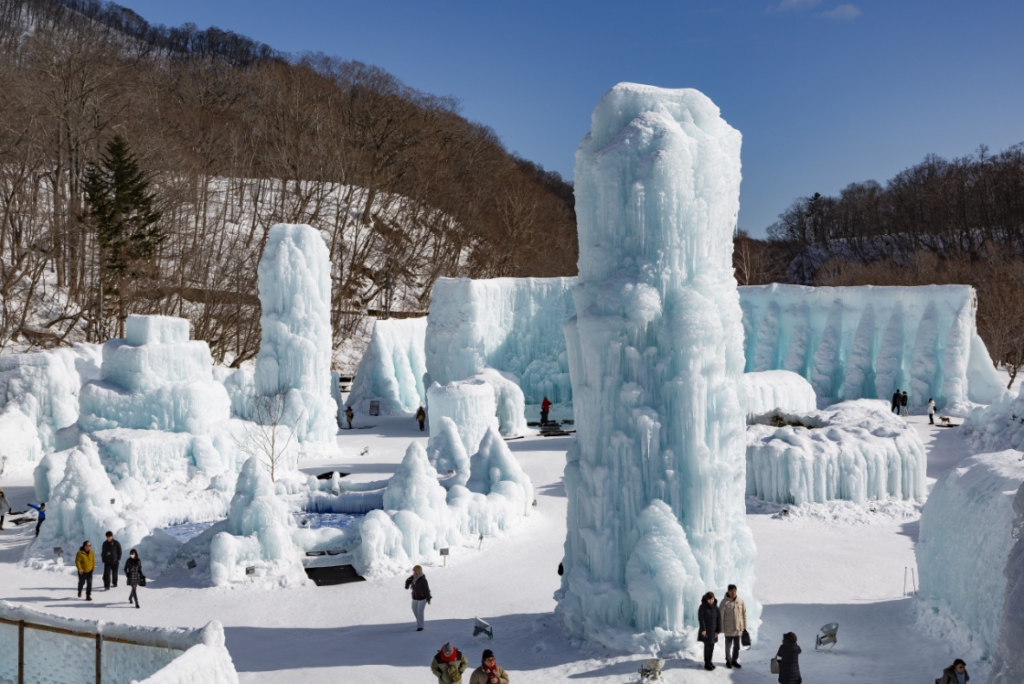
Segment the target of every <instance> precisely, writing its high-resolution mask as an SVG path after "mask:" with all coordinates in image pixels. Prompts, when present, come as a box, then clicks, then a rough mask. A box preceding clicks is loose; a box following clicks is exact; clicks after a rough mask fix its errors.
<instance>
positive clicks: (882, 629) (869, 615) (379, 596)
mask: <svg viewBox="0 0 1024 684" xmlns="http://www.w3.org/2000/svg"><path fill="white" fill-rule="evenodd" d="M910 421H911V423H912V424H913V425H914V426H915V427H916V428H917V429H918V430H919V432H920V434H921V437H922V440H923V441H924V442H925V444H926V446H927V448H928V479H929V485H931V484H932V483H933V482H934V480H935V478H937V477H938V476H939V475H941V474H942V473H943V472H945V471H946V470H948V469H949V468H951V467H952V466H953V465H954V464H955V463H956V462H957V461H958V460H960V459H961V458H963V457H964V456H965V455H967V453H968V452H969V450H968V446H967V444H966V443H965V441H964V440H963V439H962V437H961V436H960V435H959V431H958V430H950V429H940V428H932V427H930V426H929V425H928V424H927V418H926V417H924V416H911V418H910ZM367 425H372V427H369V428H367V429H356V430H352V431H348V430H343V431H342V432H341V434H340V435H339V437H338V441H339V443H340V444H341V445H342V446H343V447H345V449H344V450H343V453H344V454H359V453H360V452H362V451H363V449H364V448H366V449H367V451H366V453H365V455H362V456H350V457H348V458H349V460H348V461H347V462H318V463H306V464H304V470H306V471H308V472H310V473H319V472H322V471H323V470H329V469H339V470H342V471H344V472H350V473H352V474H351V475H350V477H351V478H353V479H357V480H367V481H368V480H373V479H380V478H381V477H382V476H388V475H390V474H392V473H393V472H394V471H395V469H396V467H397V465H398V463H399V462H400V461H401V458H402V456H403V455H404V453H405V449H406V447H407V446H408V444H409V442H410V441H411V440H414V439H417V440H422V441H423V442H424V445H425V442H426V433H421V432H419V430H418V427H417V425H416V422H415V421H414V420H412V419H407V418H370V417H367V416H363V415H357V417H356V426H357V427H363V426H367ZM570 439H571V438H569V437H548V438H545V437H540V436H537V435H535V434H533V433H532V432H531V435H530V436H528V437H526V438H525V439H520V440H514V441H510V442H509V443H508V444H509V446H510V448H511V449H512V451H513V453H515V455H516V456H517V457H518V458H519V459H520V462H521V463H522V466H523V468H524V470H525V471H526V472H527V473H528V474H529V475H530V477H531V478H532V480H533V483H534V486H535V488H536V497H537V508H536V511H535V514H534V515H533V516H531V517H529V518H527V519H525V520H524V522H523V524H522V525H521V526H520V527H519V528H518V529H517V530H516V531H515V532H514V533H513V534H512V535H511V536H508V537H504V538H500V539H485V540H484V541H483V548H482V550H479V551H478V550H475V549H456V548H453V549H452V554H453V555H452V556H451V558H450V560H449V567H447V568H444V567H442V566H441V559H440V558H438V562H437V564H436V566H435V567H427V568H426V574H427V576H428V578H429V580H430V583H431V589H432V591H433V594H434V600H433V603H432V605H430V606H429V607H428V608H427V625H426V629H425V631H423V632H416V631H415V629H414V623H413V617H412V612H411V610H410V602H409V595H408V592H406V591H404V590H403V586H402V585H403V581H402V580H403V578H401V577H398V578H392V579H386V580H378V581H368V582H362V583H356V584H346V585H339V586H332V587H320V588H317V587H308V588H294V589H287V590H259V591H257V590H253V591H247V590H244V589H242V590H239V589H218V588H213V589H211V588H200V587H199V586H198V584H197V583H195V582H193V581H191V579H190V577H189V574H188V571H187V570H185V569H182V570H181V571H179V572H177V573H171V574H170V575H169V576H164V577H161V578H160V579H159V580H155V581H152V582H150V585H149V586H148V587H146V588H145V589H141V590H140V594H141V596H140V599H141V603H145V604H146V606H145V607H144V608H142V609H141V610H138V611H136V610H134V609H130V608H131V607H130V606H129V604H128V602H127V598H128V596H127V595H128V589H127V588H126V587H125V586H124V581H123V579H122V581H121V584H120V586H119V587H118V588H117V589H116V590H112V591H110V592H104V591H103V590H102V582H99V581H97V584H98V585H99V586H100V590H99V591H98V592H97V593H96V595H95V597H94V598H95V601H94V602H93V603H85V602H84V601H83V600H79V599H77V598H76V596H75V591H74V589H75V578H74V574H73V570H70V569H68V570H65V571H64V573H63V574H61V573H60V572H57V571H51V572H47V571H40V570H32V569H29V568H26V567H23V566H21V565H20V564H18V561H19V559H20V558H21V553H22V550H23V549H24V547H25V545H26V544H27V542H28V541H29V535H31V532H32V530H31V525H25V526H22V527H20V528H18V527H15V526H13V525H10V524H9V523H8V524H7V526H6V529H5V530H4V531H3V532H0V587H3V589H2V590H0V598H3V599H6V600H10V601H16V602H21V603H24V604H26V605H28V606H31V607H33V608H37V609H40V610H44V611H48V612H52V613H57V614H60V615H65V616H74V617H88V618H98V619H103V620H112V621H117V622H125V623H133V624H134V623H137V624H142V625H150V626H180V627H200V626H202V625H204V624H206V622H208V621H209V620H211V619H217V620H220V621H222V622H223V623H224V626H225V631H226V636H227V646H228V649H229V650H230V652H231V654H232V657H233V658H234V661H235V666H236V668H237V669H238V672H239V675H240V678H241V681H243V682H277V681H303V680H304V681H365V682H381V683H387V682H395V683H396V684H397V683H399V682H400V683H402V684H405V683H406V682H411V681H417V682H419V681H424V682H425V681H431V679H430V674H429V673H428V672H427V668H428V666H429V663H430V660H431V658H432V657H433V654H434V653H435V652H436V651H437V649H438V648H439V647H440V646H441V645H442V644H443V643H444V642H445V641H451V642H452V643H453V644H455V645H456V646H457V647H458V648H460V649H464V650H465V652H466V654H467V657H468V658H469V660H470V662H471V664H473V666H474V667H475V665H476V664H478V663H479V659H480V653H481V651H482V650H483V649H485V648H491V649H493V650H494V651H495V653H496V654H497V658H498V662H499V663H501V664H502V665H503V666H504V667H505V668H506V669H508V670H509V672H510V676H511V679H512V681H513V682H516V684H523V683H524V682H538V683H539V682H545V683H548V682H553V681H570V680H577V679H581V680H588V681H594V682H630V681H637V680H638V677H637V676H636V670H637V668H638V667H639V665H640V660H641V659H640V658H638V657H635V656H620V655H616V654H612V653H609V652H606V651H604V650H601V649H599V648H596V647H583V648H580V647H578V646H576V645H573V644H570V643H567V642H566V640H565V638H564V637H563V636H562V632H561V631H560V628H559V627H558V625H557V624H556V622H555V620H554V618H553V610H554V608H555V601H554V599H553V598H552V594H553V593H554V591H555V589H556V588H557V587H558V584H559V577H558V574H557V568H558V563H559V561H560V560H561V559H562V542H563V540H564V539H565V513H566V498H565V492H564V489H563V486H562V470H563V468H564V466H565V450H566V448H567V447H568V445H569V440H570ZM0 486H3V488H4V490H5V491H6V493H7V495H8V498H9V499H10V500H11V502H12V505H13V506H14V508H15V510H21V509H23V508H24V504H25V503H26V502H28V501H32V490H31V481H30V479H29V478H22V479H20V480H13V481H12V480H8V481H5V482H3V483H0ZM780 508H781V507H780V506H772V505H764V506H754V505H752V506H750V509H749V514H748V523H749V525H750V528H751V529H752V530H753V533H754V538H755V541H756V543H757V547H758V559H757V566H756V574H757V584H756V588H757V597H758V599H759V600H760V601H762V602H763V604H764V613H763V619H764V623H763V625H762V627H761V640H760V642H759V643H758V644H757V645H755V646H754V648H753V649H752V650H750V651H745V652H743V653H742V654H741V656H740V662H741V664H743V665H744V667H743V669H742V670H739V671H736V670H731V671H730V670H726V669H725V668H724V667H719V669H718V670H716V671H715V672H714V673H707V672H705V671H704V670H703V669H702V667H701V664H700V661H699V659H698V658H697V657H696V653H694V654H692V655H691V658H689V659H682V660H670V661H669V662H668V663H667V665H666V673H665V678H664V681H666V682H670V683H679V684H685V683H690V682H707V681H711V680H715V681H735V682H755V683H756V682H773V681H775V677H774V676H772V675H770V674H769V672H768V660H769V659H770V658H771V656H772V655H774V653H775V650H776V648H777V645H778V643H779V642H780V640H781V635H782V633H784V632H787V631H795V632H796V633H797V635H798V636H799V638H800V643H801V645H802V646H803V649H804V654H803V656H802V657H801V669H802V671H803V676H804V681H806V682H809V683H810V682H850V683H851V684H867V683H869V682H870V683H871V684H890V683H891V684H905V683H906V682H926V681H927V682H930V681H933V680H934V679H935V678H936V677H938V676H939V675H940V674H941V672H942V668H944V667H946V666H948V665H949V663H951V662H952V660H953V658H955V657H959V655H960V654H958V653H955V652H953V651H952V650H951V649H950V647H949V646H948V645H947V644H945V643H944V642H941V641H939V640H936V639H934V638H931V637H928V636H925V635H924V634H922V633H921V632H920V631H919V630H918V628H917V627H916V625H915V614H916V612H915V606H914V605H913V604H914V602H913V601H912V600H911V599H909V598H904V597H903V582H904V574H905V572H906V571H907V569H912V568H914V567H915V561H914V552H913V547H914V542H915V540H916V538H917V530H918V520H919V509H918V508H916V507H915V506H914V505H912V504H908V503H894V504H887V505H879V506H875V508H876V512H874V513H872V512H870V510H867V509H865V508H862V507H857V506H855V505H853V504H849V503H847V502H836V503H835V504H832V505H828V506H808V507H802V508H800V509H794V510H793V512H792V513H791V514H790V515H789V516H787V517H786V518H783V517H781V516H780V515H778V511H779V509H780ZM93 541H94V543H95V542H96V541H98V540H93ZM126 552H127V549H126ZM143 563H145V559H143ZM96 579H97V580H99V577H97V578H96ZM474 616H479V617H481V618H483V619H485V620H488V621H489V622H490V623H491V624H492V625H493V627H494V633H495V639H494V641H493V642H491V641H488V640H487V638H486V637H483V636H481V637H476V638H474V637H472V636H471V635H472V632H473V617H474ZM829 622H838V623H839V643H838V645H837V646H836V649H835V652H834V653H830V654H821V653H815V652H814V635H815V634H816V633H817V631H818V629H819V628H820V627H821V626H822V625H824V624H826V623H829ZM716 662H718V663H719V664H720V665H723V664H724V657H723V656H722V651H721V648H719V649H718V651H717V653H716ZM968 666H969V671H970V672H971V674H972V677H973V678H974V681H979V682H983V681H984V679H985V672H984V668H983V667H980V666H979V664H977V663H968Z"/></svg>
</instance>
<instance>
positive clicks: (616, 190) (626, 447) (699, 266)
mask: <svg viewBox="0 0 1024 684" xmlns="http://www.w3.org/2000/svg"><path fill="white" fill-rule="evenodd" d="M739 154H740V134H739V132H738V131H736V130H735V129H733V128H732V127H730V126H729V125H728V124H727V123H726V122H725V121H724V120H723V119H722V118H721V117H720V115H719V111H718V108H717V107H716V106H715V105H714V103H712V102H711V100H709V99H708V98H707V97H705V96H704V95H703V94H701V93H699V92H698V91H696V90H662V89H658V88H653V87H649V86H641V85H634V84H620V85H618V86H616V87H615V88H613V89H612V90H611V91H609V93H608V94H606V95H605V96H604V98H602V100H601V101H600V102H599V103H598V105H597V107H596V108H595V110H594V113H593V118H592V122H591V130H590V133H589V134H588V135H587V137H586V138H584V140H583V142H582V143H581V144H580V147H579V149H578V151H577V153H576V172H575V181H576V209H577V216H578V225H579V239H580V250H579V253H580V261H579V268H580V275H579V283H578V285H577V286H576V288H575V289H574V291H573V297H574V301H575V310H576V317H575V318H574V319H572V320H570V321H569V323H568V324H567V325H566V327H565V333H566V339H567V344H568V356H569V365H570V368H571V376H572V385H573V402H574V407H575V412H576V428H577V433H576V437H577V440H576V445H575V447H574V448H573V449H572V450H571V451H570V453H569V462H568V464H567V466H566V473H565V484H566V492H567V495H568V533H567V538H566V542H565V558H564V561H563V563H564V569H565V574H564V576H563V577H562V586H561V589H560V590H559V591H558V592H557V593H556V598H557V599H558V607H557V609H556V612H557V614H558V616H559V617H560V619H561V620H562V622H563V623H564V625H565V627H566V628H567V630H568V631H569V633H570V634H571V635H572V636H574V637H577V638H583V639H587V640H594V641H598V642H601V643H604V644H605V645H607V646H609V647H611V648H616V649H622V648H632V649H639V650H652V649H677V648H679V647H681V646H683V645H685V643H686V640H687V639H688V638H689V637H688V636H687V633H688V631H689V632H690V633H691V634H692V628H693V627H695V626H696V624H697V622H696V619H697V618H696V611H697V608H698V604H697V603H694V602H692V600H691V599H692V596H694V595H696V594H698V593H700V591H702V590H703V589H704V588H713V589H715V590H717V591H721V590H724V589H725V586H726V585H727V584H728V583H735V584H737V585H739V588H740V593H741V594H743V595H745V596H750V594H751V590H752V588H753V565H754V557H755V548H754V543H753V538H752V536H751V533H750V530H749V528H748V527H747V524H746V521H745V502H744V488H745V474H744V467H745V461H744V451H745V449H744V428H745V416H744V411H743V408H742V405H741V403H740V398H739V396H738V394H739V392H740V390H741V382H742V379H741V375H742V373H743V364H744V361H743V327H742V322H741V318H742V313H741V310H740V306H739V294H738V292H737V290H736V281H735V279H734V278H733V271H732V239H731V238H732V232H733V229H734V228H735V225H736V216H737V212H738V210H739V184H740V157H739ZM428 363H429V361H428ZM663 506H664V507H667V508H668V509H669V511H670V512H671V515H672V517H674V519H675V520H676V521H677V522H678V523H679V524H678V525H675V526H673V525H671V524H663V522H662V520H663V518H664V515H663V514H664V508H663ZM655 547H656V548H658V549H665V553H664V554H662V555H656V554H654V553H653V549H654V548H655ZM691 554H692V556H691ZM694 561H695V562H694ZM695 569H696V571H697V572H698V573H699V574H697V575H696V576H691V574H690V573H692V572H694V570H695ZM665 605H671V606H674V607H676V609H664V608H663V606H665ZM747 606H748V615H750V617H751V622H752V626H755V625H756V624H757V615H758V612H759V610H758V606H757V605H756V603H755V602H753V601H748V602H747ZM752 631H756V628H755V630H752Z"/></svg>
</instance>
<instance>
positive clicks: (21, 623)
mask: <svg viewBox="0 0 1024 684" xmlns="http://www.w3.org/2000/svg"><path fill="white" fill-rule="evenodd" d="M0 624H4V625H12V626H14V627H17V628H18V684H25V630H26V629H37V630H39V631H41V632H50V633H53V634H62V635H64V636H73V637H81V638H83V639H93V640H94V641H95V642H96V684H103V642H105V641H109V642H110V643H114V644H127V645H129V646H149V647H151V648H165V647H162V646H157V645H155V644H144V643H141V642H139V641H133V640H131V639H122V638H120V637H112V636H104V635H103V634H93V633H91V632H78V631H75V630H73V629H64V628H63V627H51V626H49V625H40V624H37V623H35V622H27V621H25V620H8V619H7V618H2V617H0Z"/></svg>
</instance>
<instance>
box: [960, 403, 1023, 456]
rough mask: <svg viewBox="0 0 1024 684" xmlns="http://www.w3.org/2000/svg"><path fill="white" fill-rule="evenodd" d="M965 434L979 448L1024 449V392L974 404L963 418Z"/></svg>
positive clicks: (999, 449)
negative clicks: (973, 407) (980, 404)
mask: <svg viewBox="0 0 1024 684" xmlns="http://www.w3.org/2000/svg"><path fill="white" fill-rule="evenodd" d="M964 434H965V435H967V438H968V439H969V440H970V441H971V443H972V444H973V446H974V447H975V448H976V449H977V450H978V451H1002V450H1003V449H1016V450H1017V451H1024V396H1021V395H1020V394H1016V395H1013V394H1010V393H1007V394H1006V395H1005V396H1004V397H1003V398H1002V399H1000V400H999V401H997V402H996V403H994V404H992V405H991V406H979V407H977V408H975V409H974V410H973V411H971V414H970V416H968V418H967V420H966V421H964Z"/></svg>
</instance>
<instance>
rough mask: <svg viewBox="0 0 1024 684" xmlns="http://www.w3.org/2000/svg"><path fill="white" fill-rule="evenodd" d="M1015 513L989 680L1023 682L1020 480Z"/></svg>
mask: <svg viewBox="0 0 1024 684" xmlns="http://www.w3.org/2000/svg"><path fill="white" fill-rule="evenodd" d="M1013 510H1014V512H1015V513H1016V514H1017V517H1016V518H1015V519H1014V522H1013V536H1014V538H1015V539H1016V540H1017V542H1016V543H1015V544H1014V545H1013V549H1011V550H1010V557H1009V558H1008V559H1007V561H1006V569H1005V570H1004V571H1003V574H1004V575H1005V576H1006V580H1007V581H1006V600H1005V604H1004V607H1003V620H1002V624H1001V625H1000V626H999V643H998V646H997V650H996V655H995V658H994V662H993V664H992V673H991V675H990V676H989V683H990V684H1015V683H1016V682H1024V484H1022V485H1021V486H1020V489H1018V490H1017V496H1015V497H1014V498H1013Z"/></svg>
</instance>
